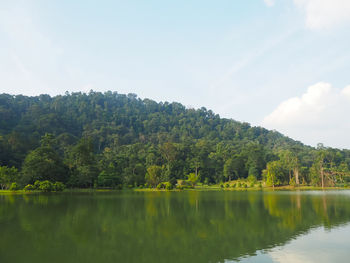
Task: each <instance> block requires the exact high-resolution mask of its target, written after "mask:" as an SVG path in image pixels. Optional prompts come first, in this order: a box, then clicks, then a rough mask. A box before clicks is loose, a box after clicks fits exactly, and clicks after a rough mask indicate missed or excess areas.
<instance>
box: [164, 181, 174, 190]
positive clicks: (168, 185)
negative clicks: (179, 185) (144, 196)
mask: <svg viewBox="0 0 350 263" xmlns="http://www.w3.org/2000/svg"><path fill="white" fill-rule="evenodd" d="M164 185H165V189H166V190H171V189H173V185H172V184H171V183H170V182H165V183H164Z"/></svg>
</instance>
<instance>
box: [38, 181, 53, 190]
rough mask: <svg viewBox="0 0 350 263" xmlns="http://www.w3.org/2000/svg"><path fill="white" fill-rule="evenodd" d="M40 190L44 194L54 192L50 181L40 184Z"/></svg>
mask: <svg viewBox="0 0 350 263" xmlns="http://www.w3.org/2000/svg"><path fill="white" fill-rule="evenodd" d="M39 190H40V191H43V192H51V191H52V190H53V184H52V183H51V182H50V181H48V180H46V181H42V182H40V186H39Z"/></svg>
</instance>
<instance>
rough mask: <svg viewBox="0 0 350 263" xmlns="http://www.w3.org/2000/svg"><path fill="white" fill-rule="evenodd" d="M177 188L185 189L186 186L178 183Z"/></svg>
mask: <svg viewBox="0 0 350 263" xmlns="http://www.w3.org/2000/svg"><path fill="white" fill-rule="evenodd" d="M176 189H179V190H183V189H184V186H183V185H177V186H176Z"/></svg>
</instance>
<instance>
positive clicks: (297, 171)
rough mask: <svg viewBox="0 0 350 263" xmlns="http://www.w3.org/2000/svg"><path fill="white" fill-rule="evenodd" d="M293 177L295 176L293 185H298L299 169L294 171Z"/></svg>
mask: <svg viewBox="0 0 350 263" xmlns="http://www.w3.org/2000/svg"><path fill="white" fill-rule="evenodd" d="M294 176H295V184H296V185H299V169H298V167H296V168H295V169H294Z"/></svg>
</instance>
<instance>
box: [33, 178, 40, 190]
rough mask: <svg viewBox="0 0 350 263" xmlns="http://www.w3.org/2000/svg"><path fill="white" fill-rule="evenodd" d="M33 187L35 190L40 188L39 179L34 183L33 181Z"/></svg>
mask: <svg viewBox="0 0 350 263" xmlns="http://www.w3.org/2000/svg"><path fill="white" fill-rule="evenodd" d="M34 189H35V190H40V181H39V180H37V181H35V183H34Z"/></svg>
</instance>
